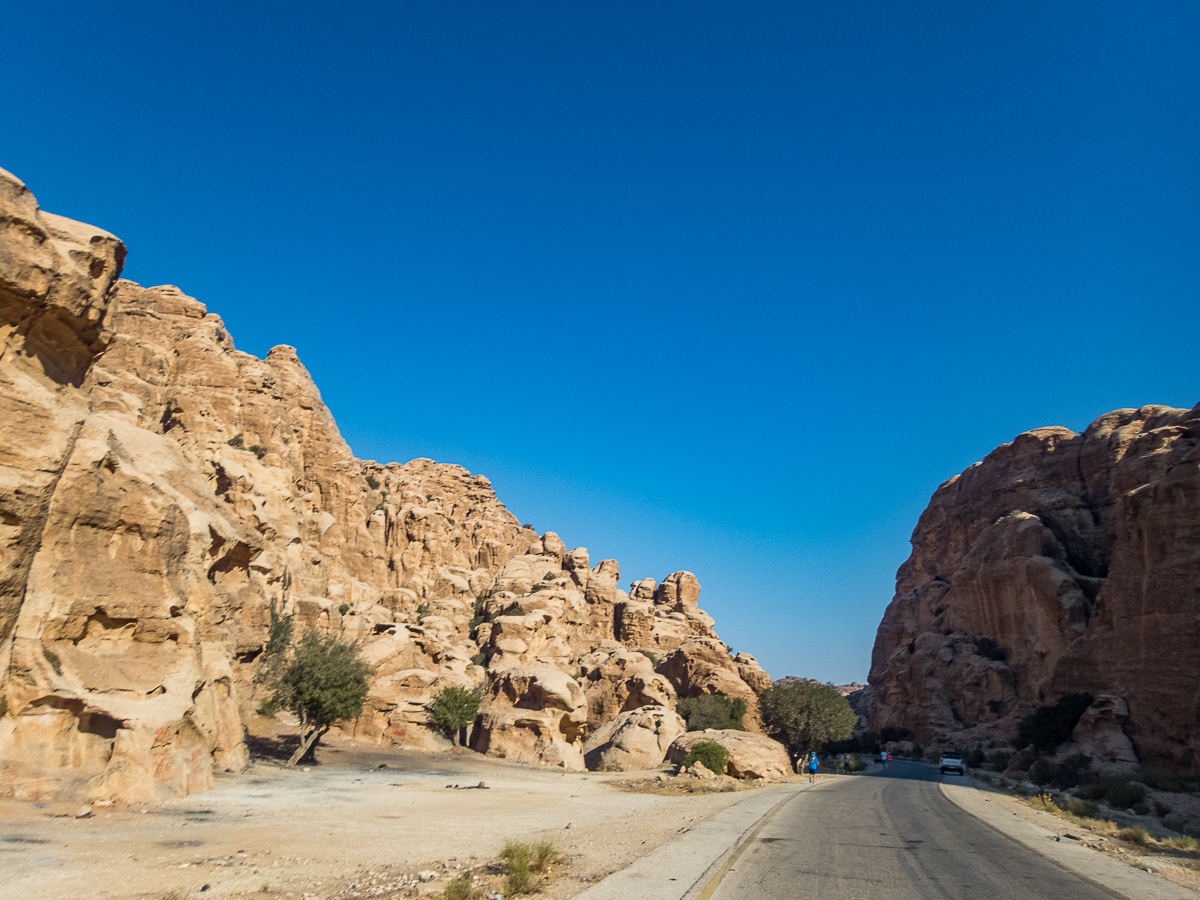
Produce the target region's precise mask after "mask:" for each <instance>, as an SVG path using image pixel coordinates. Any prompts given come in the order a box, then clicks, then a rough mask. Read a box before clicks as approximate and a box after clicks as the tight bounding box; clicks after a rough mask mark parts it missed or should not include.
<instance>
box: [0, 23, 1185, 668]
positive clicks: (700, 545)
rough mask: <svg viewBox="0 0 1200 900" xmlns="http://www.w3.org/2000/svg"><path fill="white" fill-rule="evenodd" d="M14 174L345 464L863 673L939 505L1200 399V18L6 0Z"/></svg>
mask: <svg viewBox="0 0 1200 900" xmlns="http://www.w3.org/2000/svg"><path fill="white" fill-rule="evenodd" d="M4 20H5V32H6V38H5V62H4V69H3V73H0V98H2V99H0V166H3V167H5V168H7V169H9V170H10V171H12V172H14V173H15V174H17V175H18V176H19V177H21V178H22V179H24V180H25V181H26V182H27V183H28V184H29V185H30V187H31V188H32V190H33V191H34V193H35V194H36V195H37V196H38V198H39V200H40V201H41V204H42V206H43V208H45V209H47V210H50V211H52V212H57V213H60V214H63V215H67V216H71V217H72V218H76V219H82V220H84V221H87V222H90V223H93V224H95V225H98V226H101V227H103V228H106V229H108V230H110V231H112V232H114V233H115V234H117V235H119V236H120V237H121V238H123V239H124V240H125V241H126V243H127V244H128V245H129V248H130V255H129V262H128V265H127V269H126V274H127V276H128V277H130V278H132V279H134V280H136V281H139V282H141V283H142V284H146V285H150V284H159V283H172V284H178V285H179V286H181V287H182V288H183V289H184V290H186V291H187V292H188V293H190V294H192V295H194V296H196V297H198V298H199V299H200V300H202V301H203V302H205V303H207V304H208V306H209V309H210V310H211V311H213V312H216V313H218V314H220V315H221V316H223V317H224V319H225V321H226V322H227V323H228V325H229V328H230V330H231V332H232V334H233V336H234V339H235V340H236V342H237V344H238V346H239V347H240V348H241V349H243V350H246V351H249V352H250V353H254V354H256V355H260V356H261V355H264V354H265V353H266V352H267V350H269V349H270V348H271V347H272V346H274V345H276V344H283V343H286V344H292V345H295V346H296V347H297V348H298V349H299V352H300V356H301V359H303V361H304V362H305V363H306V364H307V365H308V367H309V368H310V369H311V370H312V373H313V375H314V377H315V378H316V381H317V383H318V385H319V386H320V388H321V391H322V393H323V395H324V397H325V400H326V402H327V403H328V404H329V406H330V407H331V408H332V409H333V412H334V414H335V415H336V417H337V420H338V423H339V425H340V426H341V429H342V432H343V434H344V435H345V436H346V438H347V440H348V441H349V442H350V444H351V446H352V447H353V449H354V451H355V452H356V453H357V454H358V455H359V456H362V457H365V458H373V459H378V460H381V461H390V460H398V461H404V460H408V459H411V458H413V457H417V456H427V457H431V458H433V459H436V460H439V461H443V462H454V463H459V464H461V465H463V466H466V467H467V468H468V469H470V470H471V471H473V472H482V473H484V474H486V475H488V476H489V477H490V478H491V479H492V481H493V484H494V485H495V488H496V490H497V492H498V493H499V495H500V497H501V499H502V500H503V501H504V502H505V503H507V504H508V506H509V508H510V509H511V510H512V511H513V512H514V513H515V514H516V515H517V516H518V517H519V518H520V519H521V520H522V521H524V522H531V523H532V524H533V525H534V526H535V527H536V528H538V530H539V531H541V530H546V529H551V530H554V531H557V532H559V534H561V535H562V537H563V540H565V541H566V543H567V545H568V546H586V547H588V548H589V550H590V551H591V553H592V558H593V560H598V559H600V558H602V557H606V556H611V557H615V558H616V559H619V560H620V562H621V572H622V580H623V581H624V582H628V581H631V580H633V579H637V578H642V577H646V576H652V577H655V578H657V579H661V578H662V577H663V576H665V575H667V574H668V573H670V572H672V571H675V570H676V569H690V570H692V571H694V572H696V573H697V575H698V576H699V578H700V581H701V583H702V584H703V586H704V593H703V595H702V597H701V605H702V606H704V607H705V608H706V609H707V610H708V611H709V612H710V613H712V614H713V615H714V616H715V617H716V619H717V625H718V630H719V631H720V633H721V635H722V637H723V638H725V640H726V641H727V642H729V643H730V644H732V645H733V646H734V647H735V648H736V649H739V650H747V651H749V652H752V653H755V654H756V655H757V656H758V657H759V659H760V660H761V661H762V662H763V664H764V665H765V666H766V668H767V670H768V671H769V672H770V673H771V675H772V676H773V677H780V676H783V675H789V674H794V675H806V676H810V677H816V678H819V679H822V680H826V679H828V680H833V681H835V682H844V681H849V680H851V679H858V680H860V681H861V680H865V677H866V674H867V668H868V664H869V655H870V649H871V644H872V641H873V640H874V634H875V628H876V626H877V625H878V622H879V619H880V616H881V615H882V613H883V610H884V607H885V606H886V604H887V603H888V601H889V600H890V598H891V594H892V590H893V587H894V578H895V571H896V568H897V566H899V564H900V563H901V562H903V560H904V559H905V558H906V556H907V555H908V549H909V548H908V543H907V541H908V538H909V535H910V533H911V531H912V528H913V526H914V525H915V524H916V520H917V516H918V515H919V514H920V512H921V510H922V509H923V508H924V506H925V504H926V503H927V501H928V499H929V496H930V494H931V493H932V492H933V490H934V489H935V488H936V487H937V485H938V484H939V483H940V482H941V481H943V480H944V479H946V478H948V477H950V476H951V475H954V474H955V473H957V472H959V471H961V470H962V469H963V468H965V467H966V466H968V465H970V464H971V463H972V462H974V461H976V460H978V459H980V458H981V457H982V456H984V455H985V454H986V453H987V452H988V451H989V450H991V449H992V448H993V447H994V446H996V445H997V444H999V443H1001V442H1003V441H1006V440H1010V439H1011V438H1012V437H1013V436H1014V435H1016V434H1018V433H1020V432H1022V431H1025V430H1028V429H1030V428H1035V427H1038V426H1042V425H1066V426H1068V427H1071V428H1074V429H1077V430H1078V429H1081V428H1082V427H1083V426H1085V425H1086V424H1087V423H1088V422H1089V421H1091V420H1092V419H1094V418H1095V417H1096V416H1099V415H1101V414H1102V413H1104V412H1107V411H1108V410H1110V409H1114V408H1118V407H1122V406H1141V405H1143V404H1148V403H1163V404H1170V405H1174V406H1189V407H1190V406H1192V405H1194V404H1195V403H1196V402H1197V401H1198V400H1200V380H1198V378H1197V375H1198V374H1200V363H1198V355H1197V348H1198V347H1200V53H1198V52H1197V47H1200V4H1198V3H1196V2H1195V0H1182V2H1171V0H1156V2H1154V3H1129V2H1124V0H1123V2H1104V0H1086V2H1082V0H1081V2H1060V3H1052V4H1048V3H1044V2H1004V3H964V2H962V0H953V2H949V0H947V2H916V3H881V2H860V3H828V2H822V3H814V2H799V0H788V2H759V3H753V2H751V3H746V2H738V3H732V2H727V3H712V2H697V0H688V2H665V0H654V2H645V0H641V2H636V3H633V2H610V3H563V2H520V0H515V2H505V3H500V2H491V3H478V2H445V3H430V2H425V3H415V2H387V3H385V2H379V3H344V4H336V5H335V4H328V3H320V4H317V3H288V4H281V3H279V4H273V3H251V4H236V5H235V4H228V5H225V6H224V8H222V4H212V3H194V2H180V3H170V4H162V3H153V4H151V3H115V4H97V3H82V2H63V3H58V4H54V5H49V4H33V3H24V4H12V5H10V6H9V7H8V8H6V10H5V12H4Z"/></svg>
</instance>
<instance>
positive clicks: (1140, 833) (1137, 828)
mask: <svg viewBox="0 0 1200 900" xmlns="http://www.w3.org/2000/svg"><path fill="white" fill-rule="evenodd" d="M1117 837H1119V838H1120V839H1121V840H1123V841H1128V842H1129V843H1131V844H1137V845H1138V846H1139V847H1145V846H1146V841H1147V840H1148V839H1149V838H1150V832H1148V831H1147V830H1146V829H1145V828H1143V827H1142V826H1141V825H1131V826H1130V827H1129V828H1122V829H1121V830H1120V831H1118V832H1117Z"/></svg>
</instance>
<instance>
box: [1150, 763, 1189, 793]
mask: <svg viewBox="0 0 1200 900" xmlns="http://www.w3.org/2000/svg"><path fill="white" fill-rule="evenodd" d="M1138 781H1140V782H1141V783H1142V784H1144V785H1146V787H1148V788H1150V790H1152V791H1167V792H1169V793H1172V794H1178V793H1180V792H1181V791H1185V790H1187V786H1186V785H1185V784H1184V783H1183V778H1181V777H1180V776H1179V775H1177V774H1176V773H1174V772H1170V771H1168V770H1166V769H1159V768H1155V767H1153V766H1146V767H1145V768H1143V769H1142V770H1141V771H1140V772H1139V773H1138Z"/></svg>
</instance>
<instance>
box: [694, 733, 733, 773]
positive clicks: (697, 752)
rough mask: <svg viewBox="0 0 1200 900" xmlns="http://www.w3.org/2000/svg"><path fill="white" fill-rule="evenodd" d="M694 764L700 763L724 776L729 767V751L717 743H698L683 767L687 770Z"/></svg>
mask: <svg viewBox="0 0 1200 900" xmlns="http://www.w3.org/2000/svg"><path fill="white" fill-rule="evenodd" d="M693 763H700V764H701V765H703V766H704V768H706V769H708V771H710V772H714V773H716V774H717V775H724V774H725V769H726V767H728V765H729V751H728V750H726V749H725V748H724V747H722V746H721V745H720V744H718V743H717V742H716V741H697V742H696V743H695V744H693V745H692V749H691V750H689V751H688V755H687V756H686V757H684V760H683V766H684V768H687V767H688V766H690V765H692V764H693Z"/></svg>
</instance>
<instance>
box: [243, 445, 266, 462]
mask: <svg viewBox="0 0 1200 900" xmlns="http://www.w3.org/2000/svg"><path fill="white" fill-rule="evenodd" d="M246 449H247V450H249V451H250V452H251V453H253V454H254V455H255V456H257V457H258V458H259V459H262V458H263V457H264V456H266V455H267V448H266V447H264V446H263V445H262V444H251V445H250V446H249V447H247V448H246Z"/></svg>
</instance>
